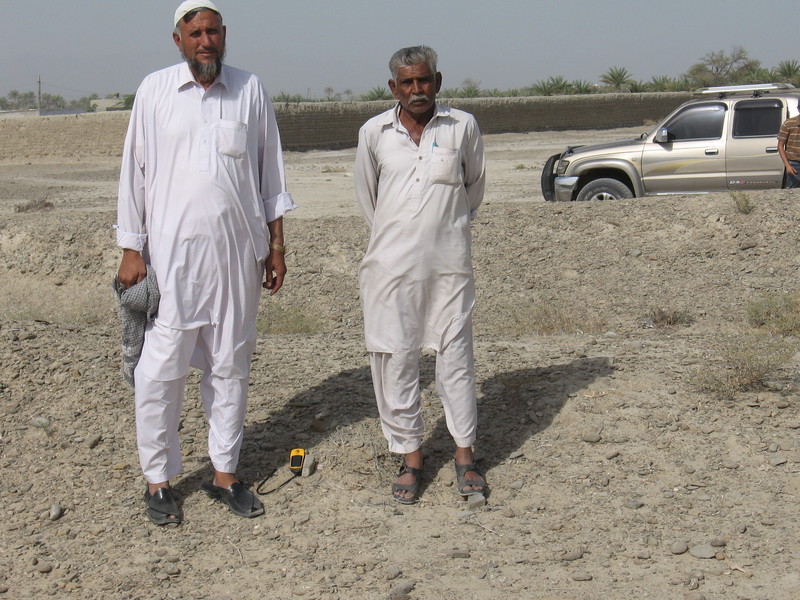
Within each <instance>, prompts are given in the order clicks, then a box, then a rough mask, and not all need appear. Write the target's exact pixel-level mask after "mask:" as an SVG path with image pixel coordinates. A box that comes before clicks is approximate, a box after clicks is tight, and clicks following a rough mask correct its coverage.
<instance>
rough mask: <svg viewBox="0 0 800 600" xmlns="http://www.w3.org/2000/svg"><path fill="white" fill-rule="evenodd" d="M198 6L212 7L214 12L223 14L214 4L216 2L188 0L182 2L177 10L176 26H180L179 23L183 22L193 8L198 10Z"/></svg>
mask: <svg viewBox="0 0 800 600" xmlns="http://www.w3.org/2000/svg"><path fill="white" fill-rule="evenodd" d="M198 8H210V9H211V10H213V11H214V12H216V13H219V14H220V15H221V14H222V13H221V12H220V10H219V9H218V8H217V7H216V6H214V3H213V2H208V0H206V1H203V0H186V1H185V2H181V5H180V6H179V7H178V10H176V11H175V27H177V26H178V23H180V22H181V19H182V18H183V17H185V16H186V15H187V14H188V13H190V12H192V11H193V10H197V9H198Z"/></svg>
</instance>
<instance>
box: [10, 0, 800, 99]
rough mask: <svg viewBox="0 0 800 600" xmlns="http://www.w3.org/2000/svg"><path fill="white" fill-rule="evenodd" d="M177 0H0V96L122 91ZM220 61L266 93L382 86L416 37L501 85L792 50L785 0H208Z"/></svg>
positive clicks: (168, 26) (157, 42) (449, 63)
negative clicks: (223, 41) (394, 58)
mask: <svg viewBox="0 0 800 600" xmlns="http://www.w3.org/2000/svg"><path fill="white" fill-rule="evenodd" d="M178 4H179V2H178V1H176V0H173V1H166V0H137V1H135V2H134V1H131V0H71V1H69V2H66V1H63V0H0V7H2V9H3V17H4V19H3V21H4V24H5V25H4V28H3V35H4V37H5V39H4V40H3V44H2V47H3V51H2V53H0V96H4V95H6V94H7V93H8V92H9V91H10V90H13V89H16V90H19V91H29V90H35V89H36V81H37V76H41V78H42V91H43V92H45V93H51V94H60V95H62V96H64V97H65V98H68V99H72V98H77V97H81V96H86V95H89V94H91V93H97V94H99V95H100V96H105V95H106V94H109V93H113V92H119V93H123V94H125V93H132V92H134V91H135V90H136V88H137V86H138V84H139V82H140V81H141V79H142V77H144V76H145V75H146V74H147V73H150V72H151V71H154V70H157V69H159V68H161V67H165V66H168V65H170V64H174V63H175V62H178V60H179V55H178V52H177V50H176V48H175V46H174V44H173V42H172V36H171V33H172V17H173V14H174V12H175V8H176V7H177V6H178ZM217 6H218V7H219V8H220V10H221V12H222V14H223V18H224V21H225V24H226V25H227V27H228V57H227V62H228V63H230V64H232V65H234V66H237V67H240V68H243V69H247V70H249V71H253V72H255V73H256V74H258V75H259V76H260V77H261V79H262V81H263V82H264V85H265V86H266V88H267V90H268V91H269V92H270V93H271V94H272V95H275V94H278V93H280V92H287V93H290V94H302V95H310V96H311V97H320V96H323V95H324V90H325V89H326V88H332V89H333V90H335V91H337V92H343V91H345V90H351V91H352V92H354V93H355V94H362V93H364V92H366V91H368V90H369V89H371V88H373V87H376V86H385V84H386V80H387V79H388V76H389V75H388V67H387V62H388V59H389V56H390V55H391V54H392V52H394V51H395V50H396V49H398V48H401V47H403V46H410V45H415V44H428V45H430V46H432V47H433V48H434V49H436V50H437V52H438V53H439V69H440V70H441V71H442V73H443V75H444V87H458V86H460V85H461V84H462V83H463V81H464V80H465V79H467V78H471V79H473V80H475V81H478V82H480V85H481V87H482V88H499V89H510V88H519V87H524V86H528V85H531V84H532V83H534V82H536V81H538V80H540V79H546V78H547V77H549V76H551V75H561V76H563V77H565V78H566V79H568V80H574V79H582V80H587V81H592V82H595V81H598V79H599V75H600V74H601V73H604V72H605V71H607V70H608V69H609V67H612V66H621V67H625V68H626V69H628V71H630V72H631V74H632V75H633V76H634V77H635V78H636V79H639V80H645V81H646V80H649V79H650V78H651V77H653V76H655V75H669V76H677V75H680V74H682V73H684V72H685V71H686V70H687V69H688V68H689V67H690V66H691V65H692V64H694V63H696V62H698V61H699V60H701V59H702V58H703V56H705V55H706V54H707V53H709V52H711V51H716V50H724V51H726V52H729V51H730V50H731V49H732V48H733V47H734V46H742V47H744V48H745V49H746V50H747V51H748V52H749V54H750V56H751V58H755V59H758V60H760V61H761V62H762V64H763V65H764V66H766V67H774V66H777V64H778V62H779V61H781V60H787V59H798V60H800V48H798V43H797V40H798V37H800V35H799V33H798V31H799V30H800V25H798V21H797V20H796V19H797V16H798V4H797V2H796V1H789V0H762V1H761V2H754V1H753V0H727V1H722V0H710V1H704V0H671V1H667V2H665V1H663V0H662V1H651V0H638V1H636V2H634V1H629V0H601V1H597V2H594V1H591V0H580V1H579V0H559V1H550V0H546V1H545V0H543V1H537V0H481V1H478V0H458V1H456V0H428V1H427V2H423V1H421V0H399V1H389V0H370V1H368V0H328V1H323V0H284V1H270V0H218V1H217Z"/></svg>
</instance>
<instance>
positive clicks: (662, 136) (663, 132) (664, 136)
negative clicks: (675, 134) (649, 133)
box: [653, 127, 669, 144]
mask: <svg viewBox="0 0 800 600" xmlns="http://www.w3.org/2000/svg"><path fill="white" fill-rule="evenodd" d="M653 141H654V142H656V143H658V144H666V143H667V142H668V141H669V130H668V129H667V128H666V127H659V129H658V131H657V132H656V136H655V137H654V138H653Z"/></svg>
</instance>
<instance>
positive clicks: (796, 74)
mask: <svg viewBox="0 0 800 600" xmlns="http://www.w3.org/2000/svg"><path fill="white" fill-rule="evenodd" d="M775 75H776V76H777V77H778V78H779V79H780V80H781V81H789V82H791V83H794V84H795V85H797V83H798V82H800V62H797V61H796V60H794V59H792V60H782V61H781V62H779V63H778V66H777V67H776V68H775Z"/></svg>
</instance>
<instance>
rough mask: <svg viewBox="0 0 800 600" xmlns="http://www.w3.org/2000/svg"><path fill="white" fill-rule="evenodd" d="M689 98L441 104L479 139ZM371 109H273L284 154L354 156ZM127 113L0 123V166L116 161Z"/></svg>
mask: <svg viewBox="0 0 800 600" xmlns="http://www.w3.org/2000/svg"><path fill="white" fill-rule="evenodd" d="M690 97H691V94H689V93H663V94H594V95H586V96H552V97H524V98H463V99H462V98H459V99H443V100H442V102H443V103H444V104H449V105H451V106H454V107H456V108H461V109H463V110H466V111H468V112H471V113H472V114H474V115H475V117H476V118H477V119H478V124H479V125H480V128H481V131H483V132H484V133H511V132H525V131H547V130H566V129H609V128H614V127H633V126H637V125H642V126H647V125H649V124H652V123H654V122H655V121H658V120H659V119H661V118H662V117H664V116H665V115H666V114H667V113H669V112H670V111H671V110H672V109H673V108H675V107H676V106H678V105H679V104H680V103H682V102H685V101H686V100H688V99H689V98H690ZM393 104H394V103H393V101H376V102H301V103H296V104H292V103H276V105H275V114H276V116H277V119H278V126H279V128H280V131H281V139H282V140H283V146H284V148H285V149H286V150H301V151H302V150H312V149H335V148H352V147H354V146H355V145H356V144H357V142H358V129H359V127H361V125H362V124H363V123H364V121H366V120H367V119H369V118H370V117H372V116H373V115H376V114H378V113H380V112H382V111H384V110H386V109H387V108H389V107H391V106H392V105H393ZM129 117H130V112H127V111H119V112H105V113H96V114H81V115H67V116H51V117H30V118H0V160H5V161H18V160H25V159H33V158H43V159H47V158H56V157H63V158H69V157H72V158H80V157H98V156H120V155H121V153H122V142H123V139H124V137H125V130H126V128H127V126H128V119H129Z"/></svg>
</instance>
